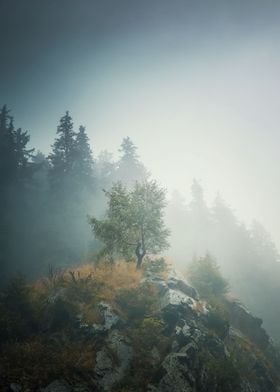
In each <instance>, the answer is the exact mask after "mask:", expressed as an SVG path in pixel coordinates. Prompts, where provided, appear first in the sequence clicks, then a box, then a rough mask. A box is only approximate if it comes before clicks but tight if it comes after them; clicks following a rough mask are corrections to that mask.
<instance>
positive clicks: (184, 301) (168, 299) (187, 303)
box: [160, 289, 195, 310]
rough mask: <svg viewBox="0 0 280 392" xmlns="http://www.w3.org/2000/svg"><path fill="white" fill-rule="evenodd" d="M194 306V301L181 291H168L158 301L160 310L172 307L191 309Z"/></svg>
mask: <svg viewBox="0 0 280 392" xmlns="http://www.w3.org/2000/svg"><path fill="white" fill-rule="evenodd" d="M194 304H195V300H194V299H193V298H192V297H190V296H189V295H187V294H184V293H183V292H182V291H178V290H173V289H169V290H168V291H167V292H166V293H165V294H164V296H163V297H162V298H161V301H160V308H161V310H166V309H167V308H172V307H184V308H186V307H187V308H190V309H192V308H193V306H194Z"/></svg>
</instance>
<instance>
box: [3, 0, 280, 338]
mask: <svg viewBox="0 0 280 392" xmlns="http://www.w3.org/2000/svg"><path fill="white" fill-rule="evenodd" d="M0 14H1V15H3V16H5V20H3V21H2V22H1V26H0V37H1V48H2V56H1V64H0V70H1V72H0V83H1V88H0V106H1V108H2V109H1V112H0V187H1V192H0V225H1V233H0V234H1V238H0V246H1V248H0V252H1V253H0V261H1V276H0V281H1V284H2V285H5V284H6V283H7V282H8V281H9V279H11V278H12V277H13V276H14V275H15V274H16V273H18V272H20V273H23V274H24V275H26V276H27V278H28V279H35V278H38V277H40V276H42V275H43V274H45V273H46V271H48V269H50V268H52V267H51V266H55V267H59V268H66V267H69V266H73V265H77V264H80V263H82V262H85V261H90V262H94V263H97V262H98V252H99V250H100V249H101V247H102V244H101V243H100V241H98V240H97V239H96V238H94V236H93V233H92V230H91V227H90V224H89V220H90V217H92V216H95V217H99V218H102V217H103V216H104V214H105V211H106V192H108V191H109V190H110V188H111V186H112V185H113V184H114V183H115V182H117V181H121V182H122V183H123V184H125V185H126V186H127V187H128V188H129V189H130V188H131V187H132V186H133V184H134V183H135V181H139V182H143V181H145V180H147V179H155V180H157V181H158V182H159V183H160V184H161V185H162V186H163V187H164V188H166V193H167V200H168V203H167V206H166V214H165V222H166V226H167V227H168V228H169V229H170V230H171V236H170V239H169V242H170V248H169V250H168V251H167V252H166V253H165V254H164V256H168V259H169V260H172V262H173V263H174V265H176V266H177V267H179V268H180V269H181V270H182V271H184V270H185V269H186V268H187V265H188V264H189V263H191V262H192V261H193V260H196V259H199V258H200V257H204V256H205V255H207V257H209V258H211V259H213V260H216V262H217V263H218V265H219V266H220V267H221V271H222V273H223V275H224V276H225V278H226V279H228V280H229V284H230V291H231V293H230V295H231V296H232V297H237V298H239V299H240V301H241V302H242V303H244V304H245V305H246V306H248V307H249V308H250V309H251V310H252V311H253V312H254V313H255V314H256V315H257V316H260V317H262V318H263V319H264V325H265V327H266V328H267V330H268V331H269V332H270V333H271V335H272V336H273V337H275V338H276V339H279V338H280V336H279V324H280V310H279V306H278V294H279V286H280V258H279V249H280V223H279V222H280V221H279V219H278V216H279V214H280V204H279V200H280V187H279V184H280V176H279V164H280V158H279V144H280V138H279V131H278V128H279V102H280V95H279V94H280V93H279V92H280V88H279V77H278V73H279V60H280V52H279V23H278V22H279V16H280V15H279V14H280V5H279V2H277V1H272V0H270V1H266V2H262V1H252V0H251V1H249V0H247V1H235V2H232V1H218V0H213V1H205V2H203V1H196V2H191V1H187V0H186V1H182V0H176V1H174V2H170V1H165V0H155V1H141V2H139V1H138V2H136V1H131V2H128V1H124V0H121V1H118V2H114V1H105V2H102V4H101V2H97V1H86V0H83V1H79V2H77V1H73V0H71V1H61V2H57V1H48V2H44V3H43V2H36V1H31V0H30V1H24V2H22V1H5V0H0ZM3 19H4V18H3ZM6 105H7V106H6ZM68 110H69V112H68ZM26 130H27V131H26ZM104 191H105V192H104Z"/></svg>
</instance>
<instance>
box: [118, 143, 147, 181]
mask: <svg viewBox="0 0 280 392" xmlns="http://www.w3.org/2000/svg"><path fill="white" fill-rule="evenodd" d="M136 151H137V147H136V146H135V144H134V143H133V142H132V140H131V139H130V138H129V137H126V138H124V139H123V141H122V144H121V146H120V149H119V152H120V154H121V157H120V160H119V161H118V165H117V166H118V168H117V172H116V178H117V180H118V181H122V182H124V183H125V184H126V185H128V186H132V185H133V184H134V183H135V182H136V181H145V180H146V179H147V178H148V172H147V170H146V168H145V167H144V165H143V164H142V163H141V162H140V160H139V157H138V155H137V152H136Z"/></svg>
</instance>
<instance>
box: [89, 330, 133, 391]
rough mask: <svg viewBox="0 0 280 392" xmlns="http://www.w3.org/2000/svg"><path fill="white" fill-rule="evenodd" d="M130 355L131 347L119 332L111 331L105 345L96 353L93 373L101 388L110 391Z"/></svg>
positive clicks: (126, 364)
mask: <svg viewBox="0 0 280 392" xmlns="http://www.w3.org/2000/svg"><path fill="white" fill-rule="evenodd" d="M112 353H114V355H112ZM131 357H132V349H131V347H130V346H129V345H128V344H127V342H126V341H125V339H124V338H123V337H122V336H121V335H120V334H119V332H117V331H113V332H112V333H111V334H110V335H109V337H108V339H107V340H106V345H105V346H104V347H103V348H102V349H101V350H100V351H98V353H97V355H96V365H95V368H94V373H95V377H96V380H97V385H98V386H99V387H100V389H101V390H103V391H110V390H111V389H112V387H113V386H114V384H116V383H117V382H119V381H121V380H122V378H123V377H124V376H125V374H126V371H127V370H128V367H129V364H130V361H131Z"/></svg>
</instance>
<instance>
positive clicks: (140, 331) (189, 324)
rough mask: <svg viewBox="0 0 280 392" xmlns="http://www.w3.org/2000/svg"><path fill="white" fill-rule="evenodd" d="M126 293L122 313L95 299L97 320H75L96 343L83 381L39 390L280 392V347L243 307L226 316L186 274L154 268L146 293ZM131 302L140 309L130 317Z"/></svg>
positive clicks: (79, 331) (231, 307) (229, 308)
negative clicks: (279, 349)
mask: <svg viewBox="0 0 280 392" xmlns="http://www.w3.org/2000/svg"><path fill="white" fill-rule="evenodd" d="M147 287H148V289H147ZM151 288H152V289H151ZM145 290H146V291H145ZM130 294H131V296H129V295H130ZM126 295H127V297H126V296H123V297H122V301H121V304H122V305H121V306H122V308H120V305H119V304H118V303H117V302H115V303H113V302H112V303H111V304H109V303H107V302H106V301H101V302H99V303H98V302H96V304H97V310H98V312H99V315H100V317H98V318H97V319H99V322H98V323H95V324H85V323H83V322H82V320H83V316H82V314H81V315H78V316H77V317H76V320H75V322H74V323H73V327H72V329H71V333H72V335H71V336H72V337H73V338H74V339H75V340H76V341H79V339H80V340H81V341H82V342H83V343H85V342H86V343H88V344H92V345H94V361H93V363H92V365H91V367H90V369H89V370H87V373H86V374H82V375H81V380H80V381H79V383H77V380H75V379H73V380H72V379H71V377H70V379H67V381H66V380H64V379H61V380H60V379H57V380H54V381H53V382H50V383H49V385H46V386H45V388H41V389H40V390H39V391H38V392H89V391H93V390H94V391H98V392H101V391H104V392H110V391H112V392H121V391H122V392H123V391H134V390H135V391H136V390H137V391H143V392H144V391H145V392H277V391H278V392H279V389H278V387H279V385H280V381H279V375H278V372H277V366H275V363H277V364H280V359H279V356H277V355H278V354H277V350H276V349H275V348H274V347H273V345H272V344H271V341H270V340H269V337H268V335H267V334H266V332H265V331H264V329H263V328H262V327H261V324H262V322H261V320H260V319H258V318H256V317H254V316H252V315H251V314H250V312H248V311H247V310H246V309H245V308H244V307H243V306H241V305H240V304H238V303H237V302H228V303H225V307H226V312H225V313H227V316H226V317H225V315H224V314H223V313H221V312H219V311H218V310H217V309H215V307H214V306H211V305H209V304H207V303H206V302H205V301H202V300H201V299H200V298H199V295H198V293H197V292H196V290H195V289H194V288H193V287H191V285H190V284H189V282H188V281H187V280H186V279H184V277H182V276H181V275H180V274H177V273H176V272H175V271H170V272H169V273H168V274H167V276H164V277H163V276H162V275H161V274H159V273H157V272H155V271H153V270H152V268H149V269H147V272H146V276H145V278H144V279H143V281H142V286H141V287H140V289H138V288H137V289H136V291H135V292H129V290H128V293H127V294H126ZM145 295H146V296H145ZM143 296H144V297H143ZM150 296H154V297H155V298H154V302H153V306H151V307H150V308H149V307H147V309H148V311H147V310H146V308H145V305H146V303H149V302H150V300H151V298H150ZM61 298H63V291H61V292H55V293H54V295H53V296H52V297H51V298H50V299H49V301H48V302H49V303H50V304H56V303H58V304H59V301H60V300H61ZM137 301H138V302H137ZM128 305H129V306H130V308H131V307H133V306H136V310H137V311H136V312H135V311H134V312H131V314H132V316H131V314H130V317H129V314H128V313H129V312H128V311H127V309H126V308H129V306H128ZM95 306H96V305H95ZM143 309H144V310H143ZM95 310H96V308H95ZM134 310H135V309H134ZM139 315H140V316H139ZM12 385H13V386H12ZM8 390H9V391H12V392H20V391H21V390H22V388H21V386H20V385H18V384H10V387H9V389H8ZM36 392H37V391H36Z"/></svg>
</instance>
